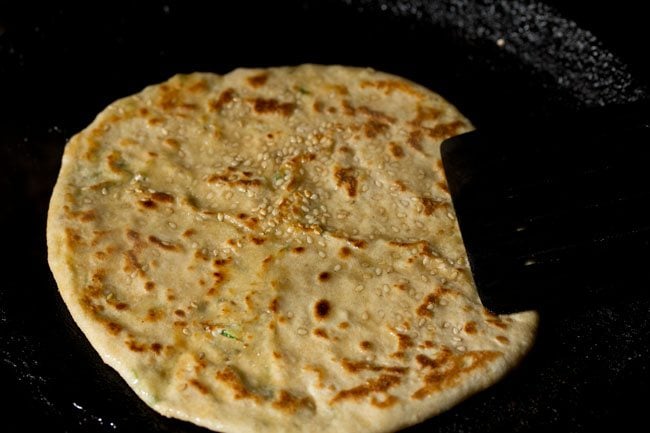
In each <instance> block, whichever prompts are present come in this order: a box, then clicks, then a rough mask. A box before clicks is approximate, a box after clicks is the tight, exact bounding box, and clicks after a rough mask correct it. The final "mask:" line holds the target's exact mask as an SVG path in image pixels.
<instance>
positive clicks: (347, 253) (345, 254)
mask: <svg viewBox="0 0 650 433" xmlns="http://www.w3.org/2000/svg"><path fill="white" fill-rule="evenodd" d="M350 255H352V250H351V249H350V248H348V247H342V248H341V249H340V250H339V256H340V257H341V258H343V259H346V258H348V257H350Z"/></svg>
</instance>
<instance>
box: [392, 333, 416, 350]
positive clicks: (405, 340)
mask: <svg viewBox="0 0 650 433" xmlns="http://www.w3.org/2000/svg"><path fill="white" fill-rule="evenodd" d="M395 335H396V336H397V350H399V351H404V350H406V349H408V348H409V347H413V339H411V337H409V336H408V335H406V334H400V333H396V334H395Z"/></svg>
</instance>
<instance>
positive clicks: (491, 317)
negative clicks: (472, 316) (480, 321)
mask: <svg viewBox="0 0 650 433" xmlns="http://www.w3.org/2000/svg"><path fill="white" fill-rule="evenodd" d="M483 315H484V316H485V317H486V319H485V321H486V322H487V323H488V324H490V325H492V326H495V327H497V328H501V329H507V328H508V324H507V323H506V322H504V321H503V320H501V318H500V317H499V316H497V315H495V314H493V313H492V312H490V311H489V310H487V309H485V308H484V309H483Z"/></svg>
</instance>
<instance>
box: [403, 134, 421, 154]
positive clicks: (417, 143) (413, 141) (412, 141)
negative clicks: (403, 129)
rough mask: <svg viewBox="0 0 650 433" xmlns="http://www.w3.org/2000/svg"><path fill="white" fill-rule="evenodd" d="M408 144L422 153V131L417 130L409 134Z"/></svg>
mask: <svg viewBox="0 0 650 433" xmlns="http://www.w3.org/2000/svg"><path fill="white" fill-rule="evenodd" d="M406 143H407V144H408V145H409V146H411V147H412V148H413V149H415V150H417V151H418V152H422V131H420V130H419V129H417V130H414V131H411V132H409V136H408V139H407V140H406Z"/></svg>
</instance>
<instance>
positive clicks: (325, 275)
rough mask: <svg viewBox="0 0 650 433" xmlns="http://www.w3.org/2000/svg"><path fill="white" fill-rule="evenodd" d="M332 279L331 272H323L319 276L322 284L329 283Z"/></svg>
mask: <svg viewBox="0 0 650 433" xmlns="http://www.w3.org/2000/svg"><path fill="white" fill-rule="evenodd" d="M331 277H332V276H331V275H330V273H329V272H321V273H320V274H318V280H319V281H322V282H325V281H329V279H330V278H331Z"/></svg>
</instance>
